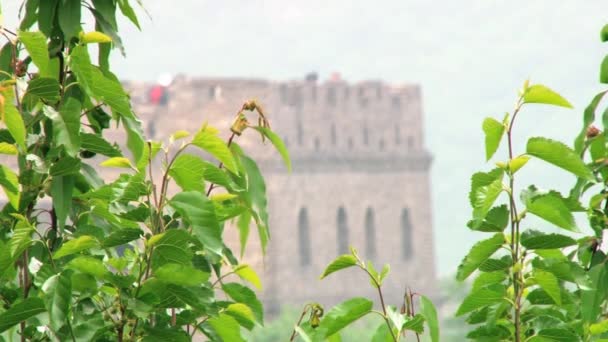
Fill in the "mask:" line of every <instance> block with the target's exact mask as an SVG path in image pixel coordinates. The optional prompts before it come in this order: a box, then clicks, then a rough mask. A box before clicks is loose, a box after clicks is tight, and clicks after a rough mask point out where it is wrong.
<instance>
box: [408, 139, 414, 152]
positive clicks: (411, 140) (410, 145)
mask: <svg viewBox="0 0 608 342" xmlns="http://www.w3.org/2000/svg"><path fill="white" fill-rule="evenodd" d="M414 147H415V146H414V138H413V137H408V138H407V149H408V150H413V149H414Z"/></svg>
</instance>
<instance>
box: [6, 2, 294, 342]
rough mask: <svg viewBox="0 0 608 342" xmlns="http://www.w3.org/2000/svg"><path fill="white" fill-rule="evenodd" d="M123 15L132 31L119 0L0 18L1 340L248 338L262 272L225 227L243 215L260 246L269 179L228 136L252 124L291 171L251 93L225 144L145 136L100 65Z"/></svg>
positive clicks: (204, 130)
mask: <svg viewBox="0 0 608 342" xmlns="http://www.w3.org/2000/svg"><path fill="white" fill-rule="evenodd" d="M131 2H132V1H131ZM138 2H139V1H138ZM119 13H122V15H123V16H125V17H126V18H127V19H128V20H129V21H131V22H132V23H133V24H134V25H135V26H137V27H138V28H139V21H138V18H137V16H136V13H135V11H134V10H133V8H132V6H131V3H130V2H129V0H107V1H105V0H93V1H87V2H81V1H80V0H43V1H39V0H26V1H24V4H23V8H22V16H21V18H20V19H21V23H20V26H19V27H18V29H16V30H11V29H9V28H4V27H0V33H2V36H3V37H4V38H6V40H7V42H6V43H5V44H4V46H3V47H2V49H1V50H0V70H1V71H0V119H1V120H0V121H1V126H0V153H2V154H5V155H6V157H5V158H4V159H3V160H5V161H6V163H4V164H3V165H0V187H2V192H3V195H4V196H5V198H6V199H7V200H8V201H7V202H5V205H4V206H3V208H2V210H1V211H0V302H1V303H2V305H0V340H1V341H4V340H9V341H12V340H16V339H19V338H21V340H22V341H25V340H32V341H43V340H45V341H46V340H58V341H77V340H78V341H125V340H129V341H135V340H137V341H141V340H144V341H152V340H163V341H169V340H171V341H182V340H190V339H191V337H192V336H193V335H194V334H196V333H198V334H202V335H206V336H207V338H208V339H209V340H213V341H239V340H243V338H242V337H241V328H245V329H248V330H250V329H253V328H254V327H255V326H256V325H261V324H263V308H262V304H261V302H260V301H259V300H258V299H257V296H256V293H255V292H254V291H253V290H251V289H250V288H249V287H247V286H245V285H241V284H240V283H239V282H237V281H238V280H239V279H243V280H244V281H247V282H249V283H250V284H252V285H253V286H254V287H256V288H258V289H260V288H261V286H262V284H261V282H260V280H259V277H258V276H257V274H256V272H255V270H254V269H253V268H251V267H250V266H248V265H245V264H241V263H240V261H239V259H237V258H236V257H235V256H234V254H233V252H232V251H231V250H230V248H228V246H227V245H226V243H225V241H224V239H223V235H224V230H225V229H226V226H227V224H228V223H229V221H230V220H233V219H234V220H236V221H238V222H244V223H243V224H239V228H240V229H241V231H244V230H247V232H248V229H249V223H250V222H251V221H253V222H254V223H255V224H256V225H257V228H258V232H259V236H260V239H261V241H262V246H263V247H264V248H265V246H266V243H267V241H268V238H269V227H268V212H267V208H266V194H265V184H264V179H263V177H262V175H261V174H260V171H259V168H258V167H257V165H256V163H255V161H254V160H253V159H251V158H250V157H249V156H248V155H247V154H246V152H245V151H243V150H242V149H241V148H240V147H239V146H238V145H237V143H236V139H237V138H238V136H240V135H241V134H242V133H243V132H244V131H245V130H246V129H247V128H252V129H251V130H248V131H247V132H251V133H255V134H260V135H261V136H262V138H263V139H269V140H270V141H271V142H272V144H273V145H274V146H276V148H277V149H278V152H279V154H280V155H281V157H282V158H283V159H284V160H285V162H286V165H287V167H288V168H290V167H291V164H290V160H289V155H288V152H287V150H286V149H285V145H284V144H283V142H282V141H281V139H280V138H279V137H278V135H276V134H275V133H273V132H272V131H271V130H270V125H269V123H268V121H267V119H266V117H265V115H264V112H263V111H262V109H261V107H260V106H259V105H258V104H257V103H256V102H255V101H248V102H246V103H245V104H244V105H243V106H242V108H240V109H238V112H237V115H236V119H235V123H234V125H233V126H232V129H231V132H230V134H231V135H230V138H229V139H228V140H227V141H225V140H224V139H223V138H222V137H221V134H220V132H219V131H218V130H217V129H215V128H214V127H212V126H209V125H207V124H203V125H201V128H200V129H199V130H198V131H196V132H191V133H192V134H190V133H189V132H185V131H178V132H175V134H173V135H172V136H171V138H170V139H169V140H168V141H150V140H146V138H145V137H144V135H143V133H142V128H141V127H142V125H141V122H140V121H139V120H138V118H137V115H136V113H134V112H133V109H132V108H131V105H130V99H129V95H128V93H127V91H126V90H125V89H124V88H123V86H122V84H121V83H120V82H119V81H118V77H117V76H116V75H114V74H113V72H112V69H111V68H110V62H109V56H110V53H111V52H112V51H114V50H116V49H118V50H119V51H121V52H122V53H124V46H123V45H122V41H121V39H120V37H119V35H118V27H117V15H118V14H119ZM87 18H92V20H93V22H92V23H91V24H92V25H91V26H90V27H94V30H92V31H84V28H85V27H89V26H86V25H83V24H81V23H82V22H83V20H88V19H87ZM93 52H96V53H95V54H93ZM248 116H256V118H257V122H258V125H252V124H250V122H249V121H248V119H247V117H248ZM110 126H116V127H118V128H119V129H121V130H123V131H124V134H125V136H126V139H125V141H110V140H108V138H107V134H106V133H107V129H108V128H109V127H110ZM203 151H204V152H205V153H206V154H205V155H207V156H209V157H208V159H205V158H203V157H201V156H202V155H203V154H202V153H201V152H203ZM93 157H96V158H93ZM156 159H160V160H161V161H162V164H163V167H162V169H160V170H159V169H156V167H154V165H158V164H159V163H154V161H155V160H156ZM100 168H102V169H103V168H116V169H117V170H118V171H119V172H120V175H119V176H118V177H117V178H116V179H114V180H107V181H106V182H104V181H103V180H102V179H101V177H100V176H99V174H98V173H97V172H98V170H99V169H100ZM170 188H171V189H172V190H171V191H169V189H170ZM173 189H175V190H178V191H177V193H175V191H173ZM170 193H175V194H174V195H169V194H170ZM247 240H248V234H244V235H242V236H241V243H242V247H241V255H242V252H243V251H244V246H245V244H246V243H247Z"/></svg>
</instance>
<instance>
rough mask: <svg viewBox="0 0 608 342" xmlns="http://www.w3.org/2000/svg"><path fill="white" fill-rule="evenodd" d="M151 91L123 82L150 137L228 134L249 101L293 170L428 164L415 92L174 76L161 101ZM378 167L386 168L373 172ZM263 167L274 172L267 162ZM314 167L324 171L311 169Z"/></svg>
mask: <svg viewBox="0 0 608 342" xmlns="http://www.w3.org/2000/svg"><path fill="white" fill-rule="evenodd" d="M155 87H156V88H158V87H159V86H158V85H156V84H154V83H135V82H131V83H127V88H128V89H130V90H131V97H132V100H133V102H134V106H135V108H136V110H137V112H138V115H139V116H140V117H142V118H143V119H144V121H146V122H150V124H149V125H148V126H147V127H145V128H146V130H147V133H148V135H149V136H152V137H153V136H165V137H166V136H168V135H169V134H170V133H171V129H172V127H180V128H183V127H184V126H188V127H191V125H192V124H194V123H197V122H201V121H203V120H207V121H209V123H210V124H212V125H215V126H220V128H227V127H228V126H229V124H230V121H231V120H232V118H233V117H234V115H235V112H234V111H235V110H237V109H238V108H240V105H241V104H242V103H243V102H244V101H247V100H249V99H252V98H255V99H257V100H258V101H259V103H260V104H261V105H262V106H263V107H264V109H265V111H266V113H267V114H268V116H269V118H270V121H271V123H272V125H273V128H274V130H275V131H276V132H278V133H279V134H280V135H281V136H282V138H283V139H284V141H285V142H286V144H287V145H288V148H289V150H290V153H291V154H292V157H293V159H294V160H295V161H296V165H298V164H301V165H300V166H301V167H302V168H306V169H309V170H318V169H327V168H328V167H331V166H332V165H335V166H336V167H347V166H348V165H351V166H356V167H355V170H356V169H358V168H362V169H366V170H367V169H370V168H371V169H379V170H390V169H391V168H390V167H388V165H392V166H394V167H395V170H404V169H409V170H414V171H415V170H426V169H428V167H429V165H430V161H431V157H430V154H429V153H428V152H427V150H426V147H425V145H424V137H423V126H422V122H423V114H422V104H421V102H422V100H421V97H422V96H421V91H420V87H419V86H417V85H391V84H387V83H384V82H380V81H363V82H358V83H348V82H345V81H343V80H339V79H336V80H328V81H324V82H318V81H317V80H315V79H314V78H313V79H310V78H309V79H303V80H292V81H285V82H276V81H267V80H260V79H230V78H190V77H185V76H178V77H176V78H175V79H174V80H173V82H172V83H171V84H170V85H168V86H167V87H162V91H163V92H164V96H165V97H164V98H163V99H164V100H163V101H159V100H158V99H156V98H152V97H151V94H152V91H153V89H155ZM251 145H252V146H253V145H254V144H251ZM253 148H254V149H255V147H253ZM259 153H260V155H259V156H258V157H260V158H262V159H265V158H266V157H267V158H269V159H273V158H274V157H275V156H274V155H272V154H268V155H267V156H266V155H265V153H266V152H265V151H260V152H259ZM298 161H299V162H298ZM379 162H380V163H382V164H383V165H385V166H382V167H379V168H378V167H374V166H373V164H376V163H379ZM263 163H265V164H270V165H272V164H273V160H267V161H265V162H263ZM305 164H310V165H307V166H306V165H305ZM317 164H318V165H321V164H323V166H314V165H317ZM344 165H346V166H344Z"/></svg>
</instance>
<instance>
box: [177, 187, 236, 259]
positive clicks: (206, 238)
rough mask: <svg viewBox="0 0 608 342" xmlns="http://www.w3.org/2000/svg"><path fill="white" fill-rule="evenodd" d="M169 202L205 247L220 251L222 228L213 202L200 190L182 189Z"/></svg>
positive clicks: (217, 252)
mask: <svg viewBox="0 0 608 342" xmlns="http://www.w3.org/2000/svg"><path fill="white" fill-rule="evenodd" d="M170 204H171V206H172V207H173V208H175V210H177V211H178V212H179V213H180V214H181V215H182V216H183V217H184V218H185V219H186V220H187V221H188V222H189V223H190V225H191V226H192V228H193V229H192V233H194V235H195V236H196V237H197V238H198V239H199V240H200V242H201V243H202V244H203V245H204V246H205V248H207V249H209V250H210V251H212V252H214V253H216V254H218V255H220V254H221V253H222V249H223V247H224V246H223V243H222V230H221V227H220V225H219V223H218V221H217V218H216V216H215V206H214V204H213V202H211V201H210V200H209V199H208V198H207V197H205V195H204V194H202V193H200V192H197V191H184V192H180V193H178V194H177V195H175V196H173V198H172V199H171V201H170Z"/></svg>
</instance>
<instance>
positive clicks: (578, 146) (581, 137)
mask: <svg viewBox="0 0 608 342" xmlns="http://www.w3.org/2000/svg"><path fill="white" fill-rule="evenodd" d="M606 92H608V91H606V90H604V91H602V92H599V93H598V94H596V95H595V96H594V97H593V100H591V102H590V103H589V105H588V106H587V108H585V113H584V115H583V126H582V128H581V130H580V132H579V133H578V135H577V136H576V139H575V140H574V151H575V152H576V153H577V154H578V155H580V153H581V152H582V151H583V146H584V144H585V140H586V139H587V129H588V128H589V126H590V125H591V124H592V123H593V122H594V121H595V111H596V110H597V106H598V105H599V104H600V102H601V101H602V99H603V98H604V95H606ZM604 126H606V125H605V124H604Z"/></svg>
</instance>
